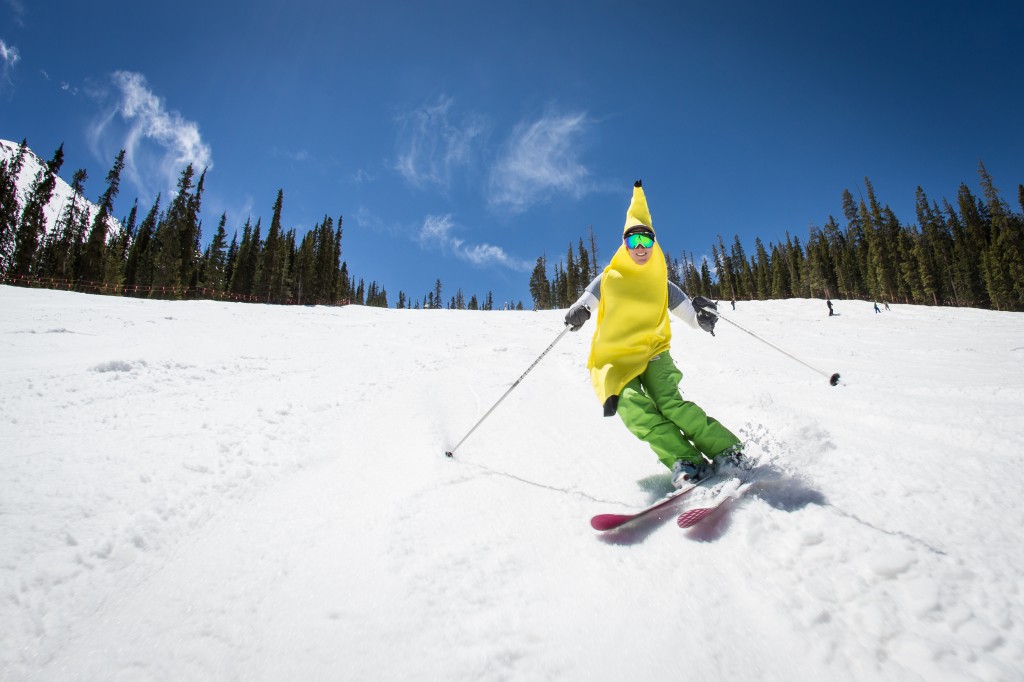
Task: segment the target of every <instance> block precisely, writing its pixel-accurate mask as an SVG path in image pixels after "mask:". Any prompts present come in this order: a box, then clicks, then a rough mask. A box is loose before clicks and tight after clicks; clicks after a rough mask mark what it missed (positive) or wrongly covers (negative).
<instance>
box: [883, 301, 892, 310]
mask: <svg viewBox="0 0 1024 682" xmlns="http://www.w3.org/2000/svg"><path fill="white" fill-rule="evenodd" d="M882 305H884V306H885V309H886V310H892V308H890V307H889V302H888V301H882Z"/></svg>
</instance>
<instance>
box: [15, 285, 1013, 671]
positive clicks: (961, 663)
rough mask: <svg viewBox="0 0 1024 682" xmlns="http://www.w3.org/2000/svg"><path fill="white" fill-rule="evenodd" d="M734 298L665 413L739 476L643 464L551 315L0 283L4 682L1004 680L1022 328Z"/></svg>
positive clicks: (680, 354) (677, 342)
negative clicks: (686, 486)
mask: <svg viewBox="0 0 1024 682" xmlns="http://www.w3.org/2000/svg"><path fill="white" fill-rule="evenodd" d="M835 303H836V310H837V312H840V313H841V316H838V317H834V318H828V317H827V311H826V309H825V305H824V303H823V302H821V301H807V300H789V301H774V302H764V303H743V302H741V303H739V304H738V309H737V310H736V311H735V312H732V311H731V310H729V309H727V310H725V311H724V314H726V315H728V316H730V317H732V318H734V319H735V320H736V321H737V322H739V323H740V324H743V325H744V326H745V327H747V328H749V329H751V330H754V331H756V332H757V333H759V334H761V335H763V336H764V337H766V338H768V339H770V340H772V341H774V342H775V343H777V344H778V345H780V346H782V347H784V348H786V349H787V350H789V351H790V352H792V353H794V354H796V355H798V356H799V357H801V358H802V359H804V360H806V361H807V362H809V363H810V364H812V365H814V366H815V367H819V368H821V369H822V370H823V371H825V372H828V373H831V372H832V371H839V372H841V373H842V375H843V384H841V385H840V386H838V387H835V388H833V387H830V386H829V385H828V382H827V380H826V378H825V377H823V376H820V375H818V374H815V373H814V372H812V371H810V370H808V369H807V368H805V367H803V366H801V365H799V364H797V363H795V362H793V361H792V360H791V359H789V358H787V357H785V356H784V355H782V354H780V353H778V352H776V351H774V350H772V349H771V348H769V347H768V346H766V345H764V344H761V343H759V342H758V341H756V340H754V339H752V338H751V337H750V336H748V335H746V334H744V333H742V332H740V331H739V330H737V329H736V328H735V327H731V326H729V325H728V324H725V323H721V324H720V325H719V331H718V335H717V336H716V337H714V338H712V337H711V336H709V335H707V334H705V333H703V332H699V331H695V330H691V329H689V328H688V327H686V326H685V325H677V326H676V327H675V331H676V337H675V339H674V343H673V354H674V356H675V358H676V360H677V362H678V363H679V364H680V366H681V367H682V369H683V371H684V373H685V377H684V382H683V388H684V392H685V393H686V395H687V396H689V397H691V398H693V399H694V400H696V401H697V402H699V403H700V404H702V405H703V406H704V407H705V408H706V409H707V410H708V412H709V413H710V414H712V415H714V416H716V417H718V418H719V419H721V420H722V421H723V422H724V423H726V424H727V425H728V426H730V427H732V428H733V429H734V430H737V431H738V432H740V433H741V434H742V435H743V437H744V438H745V439H746V440H747V442H748V452H749V453H751V454H753V455H756V456H760V458H761V466H762V467H763V470H764V471H767V472H768V473H769V474H770V475H769V476H767V479H766V480H765V481H764V482H762V483H761V484H760V485H759V487H758V488H756V489H755V491H753V492H752V493H751V494H749V495H748V496H747V497H746V498H744V500H743V501H742V502H741V503H739V504H737V505H736V506H734V507H732V508H729V509H727V510H726V511H725V512H724V513H723V514H721V515H720V516H718V517H716V518H714V519H710V520H709V521H708V522H706V523H705V524H702V525H701V526H698V528H696V529H695V530H694V531H693V532H689V533H688V532H684V531H681V530H680V529H679V528H677V527H675V525H674V523H672V519H673V517H672V516H671V515H670V516H669V517H667V518H666V519H665V520H664V521H662V522H657V523H652V524H646V525H643V526H641V527H639V528H636V529H633V530H632V531H628V532H625V533H619V534H614V535H601V534H599V533H596V532H594V531H592V530H591V529H590V527H589V525H588V519H589V517H590V516H591V515H593V514H596V513H601V512H609V511H623V510H630V509H636V508H639V507H641V506H643V505H644V504H646V503H649V502H650V501H652V500H654V499H656V498H657V497H658V496H660V495H662V494H663V493H665V492H666V491H667V490H668V486H669V483H668V476H667V472H666V471H665V470H664V469H663V468H661V465H660V464H659V463H658V462H657V461H656V459H655V458H654V455H653V454H652V453H651V452H650V451H649V450H648V449H647V447H646V446H645V445H643V444H642V443H640V442H639V441H636V440H635V439H634V438H633V437H632V436H630V435H629V434H628V433H627V432H626V430H625V428H624V427H623V426H622V425H621V423H619V422H618V420H617V419H603V418H602V417H601V411H600V406H599V405H598V404H597V401H596V399H595V398H594V396H593V394H592V392H591V390H590V386H589V379H588V377H587V374H586V371H585V369H584V364H585V361H586V355H587V345H588V342H589V333H590V332H591V331H592V326H591V325H588V327H586V328H585V330H584V331H583V332H581V333H579V334H569V335H567V336H566V337H565V338H564V339H563V340H562V341H561V342H560V343H559V344H558V345H557V346H556V347H555V348H554V349H553V350H552V351H551V353H550V354H549V355H548V356H547V357H545V358H544V360H543V361H542V362H541V363H540V364H538V365H537V367H536V369H534V370H533V372H532V373H530V374H529V376H528V377H527V378H526V379H524V380H523V382H522V383H521V384H520V385H519V386H518V387H517V388H516V389H515V390H514V391H513V392H512V393H511V394H510V396H509V397H508V399H506V400H505V402H503V403H502V404H501V405H500V406H499V407H498V409H497V410H496V411H495V412H494V414H493V415H492V416H491V417H490V418H489V419H488V420H487V421H485V422H484V423H483V425H481V427H480V428H479V429H478V430H477V431H476V432H475V433H474V434H473V435H472V436H471V437H470V438H469V439H468V440H467V441H466V443H465V444H464V445H463V446H462V447H461V448H459V449H458V450H457V451H456V453H455V454H456V457H455V459H452V460H449V459H447V458H445V457H444V456H443V453H444V451H445V450H446V449H450V448H451V447H452V446H453V445H454V444H455V443H456V442H457V441H458V440H459V439H460V438H461V437H462V436H463V435H465V433H466V432H467V431H468V430H469V429H470V427H472V425H473V424H474V423H475V422H476V421H477V420H478V419H479V418H480V417H481V416H482V415H483V414H484V412H486V411H487V409H488V408H489V407H491V405H493V403H494V401H496V400H497V399H498V398H499V397H500V396H501V394H502V393H504V392H505V390H506V389H507V388H508V387H509V386H510V385H511V383H512V382H513V381H515V379H516V378H518V377H519V375H520V374H521V373H522V372H523V371H524V370H525V369H526V368H527V367H528V366H529V365H530V363H531V362H533V360H534V359H535V358H536V357H537V355H538V354H539V353H540V352H541V351H542V350H543V349H544V348H545V347H546V346H547V345H548V344H549V343H550V342H551V341H552V340H553V339H554V338H555V337H556V335H557V334H558V332H559V331H560V329H561V315H562V313H560V312H558V311H552V312H539V313H538V312H488V313H484V312H468V311H443V310H436V311H423V310H381V309H371V308H362V307H346V308H310V307H270V306H260V305H242V304H227V303H217V302H210V301H191V302H160V301H141V300H133V299H121V298H105V297H98V296H87V295H83V294H75V293H67V292H63V293H62V292H53V291H34V290H25V289H15V288H11V287H0V309H2V310H3V311H4V314H3V316H2V318H0V386H3V390H2V391H0V604H2V605H3V608H2V609H0V679H3V680H29V679H31V680H58V679H59V680H68V679H71V680H79V679H81V680H86V679H88V680H93V679H133V680H134V679H156V680H183V679H190V680H212V679H216V680H221V679H247V680H279V679H331V680H366V679H389V680H440V679H444V680H503V679H516V680H625V679H642V680H678V679H687V680H721V679H743V680H748V679H762V680H794V679H799V680H820V679H831V680H875V679H886V680H929V681H931V680H973V679H979V680H1020V679H1022V678H1024V595H1022V591H1021V588H1020V568H1019V567H1020V565H1021V563H1022V553H1024V550H1022V543H1021V534H1022V531H1021V528H1022V527H1024V513H1022V509H1024V505H1022V503H1021V499H1024V467H1021V462H1020V459H1021V451H1022V447H1021V445H1022V437H1021V435H1020V431H1019V425H1020V415H1021V414H1024V315H1020V314H1007V313H997V312H989V311H980V310H953V309H945V308H923V307H910V306H900V305H894V306H892V311H890V312H885V313H882V314H874V313H873V312H872V310H871V304H870V303H864V302H848V301H836V302H835Z"/></svg>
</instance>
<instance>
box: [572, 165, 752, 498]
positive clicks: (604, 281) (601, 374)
mask: <svg viewBox="0 0 1024 682" xmlns="http://www.w3.org/2000/svg"><path fill="white" fill-rule="evenodd" d="M651 223H652V221H651V213H650V210H649V209H648V208H647V197H646V196H645V195H644V190H643V188H642V187H641V184H640V181H637V183H636V184H635V185H634V186H633V198H632V200H631V201H630V204H629V210H627V211H626V222H625V224H624V225H623V228H622V236H623V244H622V245H621V246H620V247H619V249H618V251H616V252H615V255H614V256H612V259H611V262H610V263H609V264H608V267H607V268H605V269H604V272H603V273H602V274H601V276H600V287H599V294H600V296H597V294H595V293H594V292H592V291H587V292H584V294H583V296H581V297H580V300H579V301H577V303H576V304H575V305H574V306H573V308H576V307H577V306H580V307H586V309H587V310H590V307H589V306H590V305H591V302H592V301H593V299H594V298H595V297H597V299H598V303H597V324H596V325H595V327H596V328H595V329H594V337H593V340H592V341H591V344H590V357H589V358H588V359H587V368H588V369H589V370H590V380H591V383H593V385H594V392H595V393H597V397H598V399H599V400H600V401H601V405H602V406H603V407H604V415H605V416H606V417H610V416H612V415H615V414H618V415H619V417H620V418H621V419H622V421H623V423H624V424H625V425H626V428H628V429H629V430H630V432H631V433H633V434H634V435H635V436H636V437H637V438H640V439H641V440H643V441H646V442H647V443H648V444H649V445H650V446H651V449H652V450H654V452H655V454H657V456H658V459H660V460H661V461H662V462H663V463H664V464H665V466H666V467H668V468H669V469H672V471H673V483H674V484H677V483H676V481H677V480H678V481H683V480H686V479H687V477H690V476H694V477H699V476H702V475H704V474H703V472H705V471H706V470H707V466H708V464H707V463H708V462H710V461H712V460H714V459H715V458H717V457H719V456H721V455H723V454H726V453H737V452H739V450H740V449H742V444H741V443H740V440H739V439H738V438H737V437H736V436H735V435H734V434H733V433H732V432H731V431H729V430H728V429H727V428H725V427H724V426H722V424H720V423H719V422H718V421H716V420H715V419H713V418H711V417H709V416H708V415H707V414H706V413H705V412H704V410H703V409H701V408H700V407H699V406H698V405H696V404H695V403H693V402H692V401H689V400H685V399H683V397H682V395H681V394H680V393H679V382H680V380H681V379H682V378H683V375H682V372H680V371H679V369H678V368H677V367H676V365H675V362H674V361H673V360H672V357H671V355H670V353H669V344H670V342H671V340H672V327H671V325H670V323H669V317H668V314H669V308H668V306H669V301H670V290H676V291H678V287H675V286H674V285H673V286H671V287H670V286H669V283H668V269H667V267H666V264H665V254H664V252H663V251H662V250H661V246H660V245H659V243H658V241H657V240H656V241H655V242H654V243H653V244H652V245H651V247H650V248H649V249H648V250H647V251H648V254H649V257H648V258H647V259H646V260H643V256H642V252H641V251H634V252H632V255H631V252H630V251H628V250H627V247H626V244H625V238H626V236H627V234H628V233H629V232H631V231H632V230H633V229H634V228H637V227H641V226H642V227H643V228H644V231H648V230H649V231H650V232H652V233H653V232H654V228H653V226H652V225H651ZM634 256H636V258H637V260H634ZM638 262H639V263H642V264H638ZM595 281H596V280H595ZM593 286H594V284H593V283H591V285H590V287H588V289H590V288H592V287H593ZM679 298H680V299H681V300H682V303H675V304H674V305H675V307H674V308H673V309H672V312H673V313H675V314H676V315H678V316H679V317H681V318H682V319H685V320H687V321H688V322H690V324H691V326H699V325H698V323H697V321H696V317H695V316H696V311H695V309H694V307H693V305H692V303H691V302H690V300H689V299H688V298H687V297H686V296H685V294H683V292H682V291H679ZM571 313H572V309H570V313H567V314H566V324H568V325H573V324H577V325H582V321H585V320H586V316H585V317H583V318H582V320H580V319H576V318H575V316H572V317H571V316H570V315H571ZM588 316H589V315H588ZM691 316H693V317H691ZM575 328H576V329H578V328H579V327H578V326H577V327H575ZM709 331H710V330H709Z"/></svg>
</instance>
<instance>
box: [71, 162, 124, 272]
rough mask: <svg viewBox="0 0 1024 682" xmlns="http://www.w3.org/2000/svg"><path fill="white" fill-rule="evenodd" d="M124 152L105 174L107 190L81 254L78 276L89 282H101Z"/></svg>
mask: <svg viewBox="0 0 1024 682" xmlns="http://www.w3.org/2000/svg"><path fill="white" fill-rule="evenodd" d="M124 155H125V150H123V149H122V150H121V151H120V153H118V155H117V158H116V159H115V160H114V165H113V167H111V169H110V172H108V173H107V189H106V190H105V191H104V192H103V194H102V195H100V198H99V200H98V202H97V210H96V215H95V216H93V221H92V229H90V230H89V237H88V239H87V240H86V242H85V250H84V251H83V252H82V267H81V269H80V271H79V276H80V277H81V278H82V279H84V280H86V281H91V282H98V281H102V280H103V275H104V270H105V267H104V262H103V257H104V255H105V253H106V247H107V237H108V232H109V231H110V226H109V224H108V222H107V221H108V219H109V218H110V215H111V214H112V213H113V211H114V198H115V197H116V196H117V194H118V192H119V191H120V187H121V171H123V170H124Z"/></svg>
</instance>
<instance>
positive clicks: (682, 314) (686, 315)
mask: <svg viewBox="0 0 1024 682" xmlns="http://www.w3.org/2000/svg"><path fill="white" fill-rule="evenodd" d="M668 289H669V306H671V307H670V308H669V309H668V311H669V312H670V313H672V314H673V315H675V316H676V317H678V318H679V319H680V320H682V321H683V322H685V323H686V324H688V325H690V326H691V327H693V328H694V329H700V325H699V324H697V311H696V310H695V309H694V307H693V303H692V302H691V301H690V297H689V296H687V295H686V294H685V293H684V292H683V290H682V289H680V288H679V287H677V286H676V285H675V284H673V283H672V282H669V283H668Z"/></svg>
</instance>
